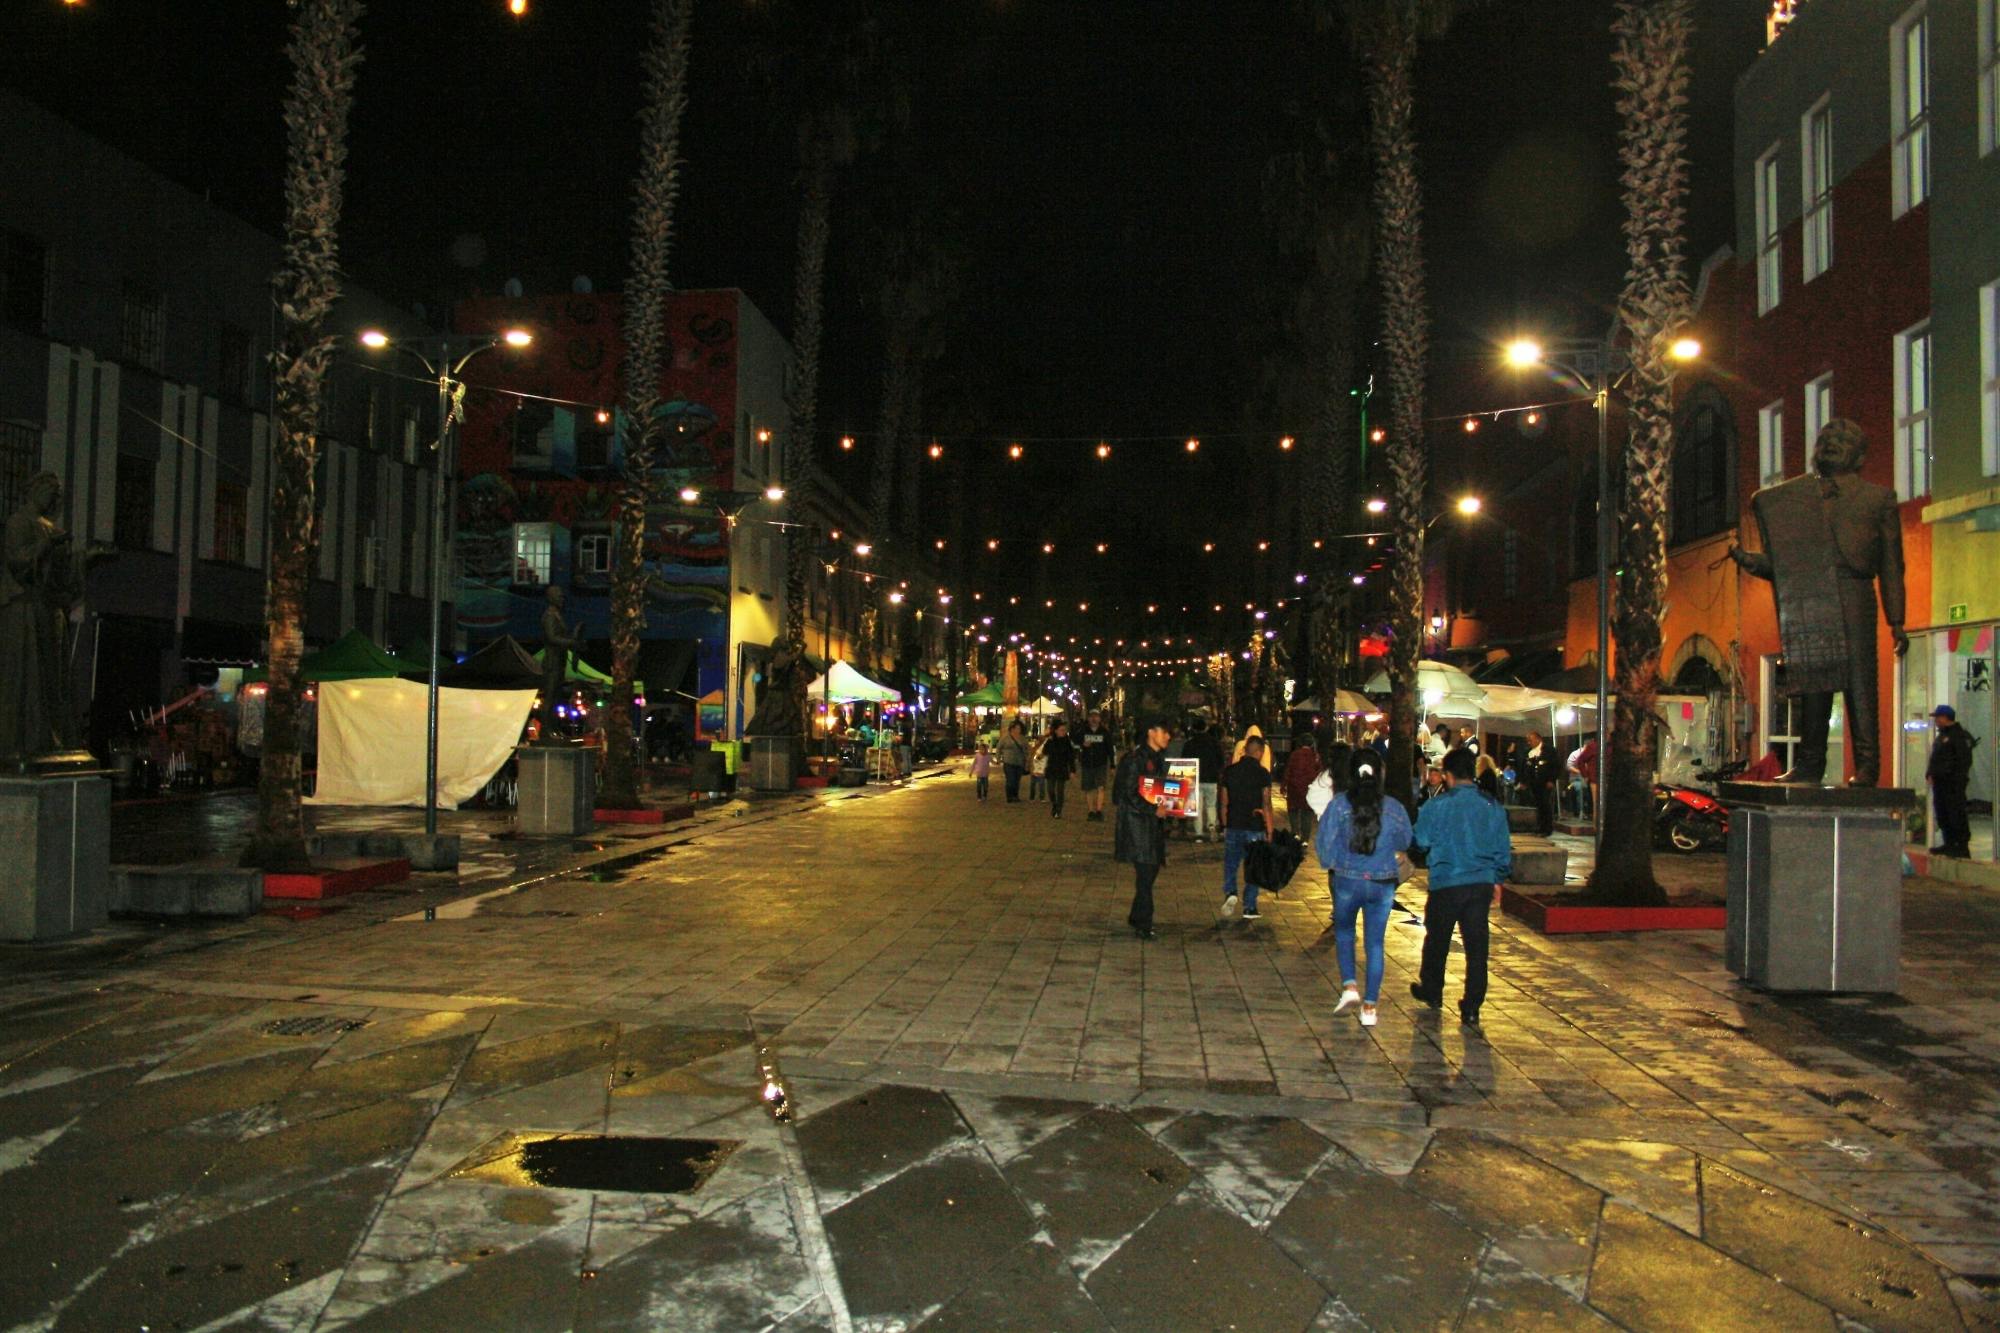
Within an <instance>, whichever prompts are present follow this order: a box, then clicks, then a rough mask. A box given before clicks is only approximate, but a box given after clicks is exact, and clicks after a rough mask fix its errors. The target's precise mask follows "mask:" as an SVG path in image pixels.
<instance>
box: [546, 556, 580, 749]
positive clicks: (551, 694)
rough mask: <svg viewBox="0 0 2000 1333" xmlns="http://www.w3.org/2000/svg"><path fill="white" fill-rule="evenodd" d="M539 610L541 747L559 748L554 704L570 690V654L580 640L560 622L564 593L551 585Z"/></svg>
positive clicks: (559, 739)
mask: <svg viewBox="0 0 2000 1333" xmlns="http://www.w3.org/2000/svg"><path fill="white" fill-rule="evenodd" d="M547 597H548V602H549V604H548V605H547V606H546V607H544V608H542V734H541V743H542V744H544V745H562V744H565V742H564V741H563V739H562V738H561V737H560V736H558V735H557V734H556V727H555V719H556V704H557V701H558V700H560V699H562V697H563V696H564V694H565V693H566V692H567V691H568V689H569V655H570V654H571V653H573V652H575V651H576V647H577V645H578V644H579V643H581V642H583V640H582V637H581V636H580V635H578V634H577V632H576V629H575V627H573V626H571V625H569V624H568V623H566V622H565V621H564V620H563V615H562V608H563V590H562V589H561V588H560V587H558V586H557V585H555V584H553V583H551V584H550V585H549V587H548V593H547Z"/></svg>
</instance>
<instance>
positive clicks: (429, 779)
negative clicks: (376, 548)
mask: <svg viewBox="0 0 2000 1333" xmlns="http://www.w3.org/2000/svg"><path fill="white" fill-rule="evenodd" d="M444 366H445V369H443V370H440V371H439V372H438V464H437V479H436V481H435V482H434V483H433V485H434V486H435V487H436V490H435V492H434V493H433V494H432V496H431V577H430V585H431V586H430V589H429V591H430V601H431V661H430V689H429V700H428V708H427V710H426V716H425V719H424V731H425V736H424V836H425V837H429V838H435V837H436V836H437V831H438V815H437V790H438V788H437V782H438V635H439V634H440V633H441V632H442V623H443V620H444V604H443V602H442V600H441V599H440V598H439V596H438V592H439V587H438V585H439V584H440V583H441V582H442V581H443V579H442V573H441V570H442V560H441V557H442V555H443V550H444V491H445V480H446V477H447V475H448V473H447V469H448V468H449V466H450V460H451V369H450V367H451V361H450V353H449V350H448V349H447V352H446V356H445V360H444Z"/></svg>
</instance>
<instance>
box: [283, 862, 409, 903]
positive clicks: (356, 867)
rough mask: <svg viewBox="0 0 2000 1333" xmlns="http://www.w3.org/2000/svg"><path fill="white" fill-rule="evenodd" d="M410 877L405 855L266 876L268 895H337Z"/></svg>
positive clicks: (394, 882)
mask: <svg viewBox="0 0 2000 1333" xmlns="http://www.w3.org/2000/svg"><path fill="white" fill-rule="evenodd" d="M409 877H410V863H409V862H408V861H407V860H405V859H404V858H402V857H397V858H395V859H394V860H389V861H361V862H353V863H350V864H347V865H342V866H328V867H327V868H325V869H324V870H309V871H306V872H304V873H299V874H272V873H266V874H265V876H264V896H265V897H266V898H334V897H338V896H339V895H341V894H343V893H359V892H360V891H361V890H363V889H372V888H375V887H377V886H378V885H382V884H400V883H402V882H403V881H404V880H406V879H408V878H409Z"/></svg>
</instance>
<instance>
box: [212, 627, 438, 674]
mask: <svg viewBox="0 0 2000 1333" xmlns="http://www.w3.org/2000/svg"><path fill="white" fill-rule="evenodd" d="M428 670H430V664H429V663H428V662H411V661H408V660H406V659H404V658H401V657H397V656H396V655H395V654H394V653H389V652H385V651H383V650H382V649H381V648H379V647H377V646H376V644H375V641H374V640H373V639H371V638H369V637H368V636H367V635H366V634H363V633H362V632H361V631H360V630H358V629H354V630H349V631H348V632H347V633H345V634H343V635H341V636H340V638H338V639H336V640H335V641H334V642H333V643H331V644H329V645H327V646H326V647H325V648H322V649H320V650H319V651H318V652H316V653H307V654H306V655H305V657H304V659H302V660H301V661H300V663H299V679H300V680H302V681H305V682H306V683H308V684H314V685H316V684H319V683H320V682H322V681H328V680H379V679H382V678H384V677H388V676H406V675H409V674H410V673H411V672H418V671H428ZM268 679H270V673H269V671H268V669H267V668H265V667H258V668H257V669H255V670H254V671H246V672H244V673H243V683H244V684H246V685H253V684H257V683H258V682H261V681H266V680H268Z"/></svg>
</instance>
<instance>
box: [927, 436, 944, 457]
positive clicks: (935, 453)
mask: <svg viewBox="0 0 2000 1333" xmlns="http://www.w3.org/2000/svg"><path fill="white" fill-rule="evenodd" d="M930 452H931V457H932V458H943V457H944V446H943V445H941V444H939V443H938V442H937V441H936V440H932V441H931V450H930Z"/></svg>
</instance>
